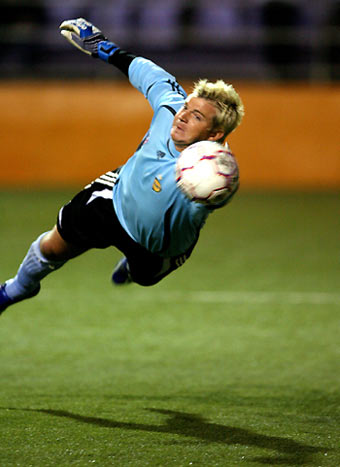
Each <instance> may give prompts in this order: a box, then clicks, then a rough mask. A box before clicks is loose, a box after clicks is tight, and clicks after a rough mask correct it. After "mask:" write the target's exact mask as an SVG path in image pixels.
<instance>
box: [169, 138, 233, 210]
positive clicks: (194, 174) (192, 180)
mask: <svg viewBox="0 0 340 467" xmlns="http://www.w3.org/2000/svg"><path fill="white" fill-rule="evenodd" d="M238 179H239V171H238V165H237V162H236V159H235V157H234V156H233V154H232V153H231V152H230V150H229V148H228V147H227V146H224V145H222V144H220V143H217V142H215V141H200V142H198V143H194V144H192V145H190V146H188V147H187V148H185V149H184V150H183V151H182V152H181V154H180V156H179V158H178V159H177V163H176V182H177V185H178V187H179V188H180V189H181V191H182V192H183V193H184V194H185V195H186V196H187V197H188V198H189V199H190V200H192V201H196V202H198V203H202V204H206V205H214V204H220V203H222V202H223V201H225V200H227V199H228V198H229V197H230V196H231V195H232V194H233V193H234V192H235V191H236V190H237V187H238Z"/></svg>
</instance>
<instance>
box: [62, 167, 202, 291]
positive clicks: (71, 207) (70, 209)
mask: <svg viewBox="0 0 340 467" xmlns="http://www.w3.org/2000/svg"><path fill="white" fill-rule="evenodd" d="M118 173H119V169H118V170H117V171H112V172H107V173H106V174H104V175H102V176H101V177H99V178H97V179H96V180H95V181H94V182H92V183H91V184H90V185H88V186H86V187H85V188H84V189H83V190H82V191H80V192H79V193H78V194H77V195H76V196H75V197H74V198H73V199H72V200H71V201H70V202H69V203H67V204H66V205H65V206H63V207H62V208H61V209H60V211H59V215H58V219H57V228H58V232H59V234H60V235H61V237H62V238H63V239H64V240H65V241H66V242H68V243H71V244H72V245H75V246H77V247H81V248H84V249H91V248H107V247H109V246H114V247H116V248H118V250H120V251H121V252H122V253H123V254H124V255H125V256H126V258H127V260H128V263H129V268H130V273H131V277H132V279H133V281H134V282H137V283H138V284H140V285H153V284H156V283H157V282H159V281H160V280H161V279H162V278H163V277H165V276H167V275H168V274H169V273H170V272H172V271H174V270H175V269H177V268H178V267H179V266H181V265H182V264H183V263H184V262H185V260H186V259H187V258H188V257H189V256H190V254H191V252H192V250H193V247H192V248H191V249H190V250H189V251H188V252H186V253H185V254H183V255H180V256H178V257H173V258H164V257H162V256H160V255H157V254H154V253H151V252H150V251H148V250H147V249H146V248H144V247H143V246H141V245H140V244H138V243H137V242H135V241H134V240H133V239H132V238H131V237H130V235H128V234H127V232H126V231H125V230H124V229H123V227H122V226H121V224H120V222H119V220H118V218H117V215H116V212H115V210H114V207H113V202H112V189H113V187H114V185H115V183H116V182H117V179H118Z"/></svg>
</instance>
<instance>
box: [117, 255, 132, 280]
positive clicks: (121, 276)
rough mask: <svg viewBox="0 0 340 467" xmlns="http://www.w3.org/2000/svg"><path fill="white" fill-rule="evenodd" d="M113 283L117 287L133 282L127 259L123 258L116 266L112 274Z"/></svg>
mask: <svg viewBox="0 0 340 467" xmlns="http://www.w3.org/2000/svg"><path fill="white" fill-rule="evenodd" d="M112 282H113V283H114V284H115V285H124V284H130V282H132V278H131V274H130V271H129V264H128V262H127V259H126V258H125V257H124V258H122V259H121V260H120V261H119V262H118V263H117V265H116V267H115V268H114V270H113V273H112Z"/></svg>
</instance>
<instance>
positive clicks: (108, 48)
mask: <svg viewBox="0 0 340 467" xmlns="http://www.w3.org/2000/svg"><path fill="white" fill-rule="evenodd" d="M117 50H119V47H118V46H117V45H116V44H114V43H113V42H110V41H101V42H99V44H98V57H99V58H100V59H102V60H104V62H109V60H110V58H111V57H112V55H113V54H114V53H115V52H117Z"/></svg>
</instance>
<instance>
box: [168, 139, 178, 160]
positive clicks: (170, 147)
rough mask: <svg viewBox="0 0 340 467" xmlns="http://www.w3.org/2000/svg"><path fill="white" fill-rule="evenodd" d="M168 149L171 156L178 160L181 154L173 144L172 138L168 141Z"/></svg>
mask: <svg viewBox="0 0 340 467" xmlns="http://www.w3.org/2000/svg"><path fill="white" fill-rule="evenodd" d="M167 147H168V150H169V153H170V156H172V157H174V158H175V159H177V158H178V156H179V154H180V152H179V151H177V149H176V148H175V143H174V142H173V140H172V138H169V139H168V142H167Z"/></svg>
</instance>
